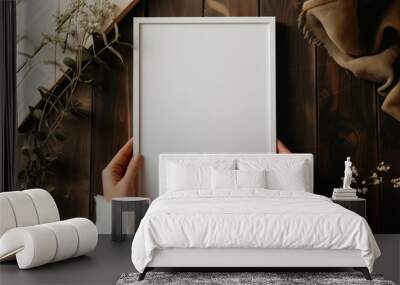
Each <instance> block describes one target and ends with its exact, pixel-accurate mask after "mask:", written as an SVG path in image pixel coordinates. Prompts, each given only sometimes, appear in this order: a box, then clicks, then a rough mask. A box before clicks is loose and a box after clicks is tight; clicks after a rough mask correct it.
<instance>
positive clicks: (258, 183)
mask: <svg viewBox="0 0 400 285" xmlns="http://www.w3.org/2000/svg"><path fill="white" fill-rule="evenodd" d="M236 181H237V188H238V189H240V188H267V177H266V171H265V169H262V170H236Z"/></svg>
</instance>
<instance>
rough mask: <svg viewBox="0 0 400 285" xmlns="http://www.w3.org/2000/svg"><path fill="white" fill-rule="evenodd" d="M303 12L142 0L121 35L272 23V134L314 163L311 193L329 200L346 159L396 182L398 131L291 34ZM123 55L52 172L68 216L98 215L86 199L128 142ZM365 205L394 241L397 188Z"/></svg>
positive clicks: (277, 5) (106, 73)
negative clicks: (222, 22) (171, 20)
mask: <svg viewBox="0 0 400 285" xmlns="http://www.w3.org/2000/svg"><path fill="white" fill-rule="evenodd" d="M300 8H301V1H299V0H147V1H142V2H141V4H139V6H137V7H136V8H135V9H134V11H132V12H131V13H130V14H129V15H128V16H126V17H125V18H124V20H123V21H122V22H121V23H120V32H121V34H122V36H123V38H124V39H125V40H127V41H132V23H133V17H135V16H149V17H163V16H199V17H201V16H275V17H276V20H277V48H276V50H277V129H278V136H279V137H280V138H281V140H283V141H284V143H285V144H287V146H288V147H289V148H290V149H291V150H292V151H293V152H307V153H313V154H314V155H315V162H316V163H315V165H316V169H315V171H316V174H317V175H316V181H315V183H316V187H315V192H316V193H317V194H321V195H326V196H329V195H331V192H332V188H333V187H335V186H339V185H340V183H341V181H340V178H341V177H342V176H343V161H344V160H345V157H346V156H351V157H352V158H353V161H354V164H355V165H356V166H357V167H358V168H359V169H360V174H361V175H366V174H367V173H368V172H369V171H370V170H371V169H372V168H374V167H375V166H376V164H377V163H378V161H380V160H384V161H385V162H389V163H391V164H392V173H393V175H397V176H400V123H399V122H397V121H395V120H394V119H392V118H391V117H389V116H387V115H386V114H384V113H382V111H381V110H380V104H381V99H380V98H379V96H377V94H376V92H375V86H374V85H373V84H371V83H368V82H364V81H361V80H358V79H356V78H354V77H353V76H352V75H351V74H350V73H348V72H346V71H344V70H343V69H341V68H340V67H338V66H337V65H336V64H335V63H334V62H333V61H332V60H331V59H330V58H329V56H328V55H327V54H326V52H325V50H324V49H322V48H316V47H314V46H311V45H309V44H308V43H307V42H306V41H305V40H304V39H303V36H302V34H301V33H300V31H299V30H298V28H297V16H298V14H299V11H300ZM120 51H121V53H122V54H123V59H124V61H125V64H124V65H122V64H120V63H118V61H117V60H115V59H114V58H113V57H111V55H108V56H107V59H108V61H109V63H110V64H111V65H112V66H113V67H114V68H113V70H112V71H110V70H106V69H101V70H99V72H98V73H99V76H98V80H97V84H96V88H95V90H94V94H93V98H92V99H91V100H92V101H91V103H92V116H91V118H90V119H89V120H87V121H86V122H84V123H82V124H81V123H79V124H78V125H79V126H77V127H76V128H75V129H73V130H72V129H70V130H71V131H73V132H74V133H76V135H75V137H74V138H73V139H69V141H68V142H66V143H65V147H64V150H65V151H66V152H68V153H69V154H68V155H67V158H68V159H70V162H69V163H68V164H69V167H68V171H73V172H74V174H71V173H72V172H71V173H69V174H68V172H64V174H63V173H59V174H58V176H59V181H58V184H57V186H58V188H59V189H64V190H60V191H61V192H63V191H64V192H65V191H66V190H65V189H68V190H67V192H68V194H69V195H70V196H69V197H70V200H68V201H71V202H68V203H66V204H65V206H64V208H66V207H67V208H69V209H65V211H66V212H65V213H64V215H65V216H74V215H84V216H90V217H92V218H93V217H94V216H93V202H92V201H93V198H92V197H93V195H96V194H98V193H102V186H101V176H100V175H101V170H102V169H103V168H104V167H105V166H106V164H107V163H108V161H109V160H110V159H111V158H112V156H113V155H114V154H115V153H116V151H117V150H118V149H119V148H120V147H121V146H122V145H123V144H124V143H125V142H126V141H127V140H128V138H129V137H130V136H131V135H132V131H131V130H132V51H131V50H129V48H120ZM68 128H71V126H70V127H68ZM89 134H90V135H89ZM71 147H72V148H71ZM74 166H77V168H75V169H74ZM367 199H368V220H369V222H370V224H371V226H372V228H373V230H374V231H375V232H379V233H382V232H385V233H399V232H400V190H396V189H393V188H391V187H387V186H386V187H376V188H374V189H371V190H370V191H369V192H368V194H367Z"/></svg>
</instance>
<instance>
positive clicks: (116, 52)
mask: <svg viewBox="0 0 400 285" xmlns="http://www.w3.org/2000/svg"><path fill="white" fill-rule="evenodd" d="M107 48H108V50H109V51H111V52H112V53H113V54H114V55H115V56H117V57H118V58H119V60H120V61H121V62H122V63H124V60H123V59H122V56H121V54H120V53H119V52H118V51H117V50H116V49H115V48H113V47H112V46H108V47H107Z"/></svg>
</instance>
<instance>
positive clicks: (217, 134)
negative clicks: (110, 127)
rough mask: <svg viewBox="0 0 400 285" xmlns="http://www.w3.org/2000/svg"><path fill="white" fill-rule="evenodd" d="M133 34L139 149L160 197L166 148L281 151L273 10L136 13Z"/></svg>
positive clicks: (149, 188) (149, 187)
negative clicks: (255, 13)
mask: <svg viewBox="0 0 400 285" xmlns="http://www.w3.org/2000/svg"><path fill="white" fill-rule="evenodd" d="M133 36H134V56H133V135H134V152H135V153H139V152H140V153H142V155H143V156H144V158H145V161H146V163H145V171H144V178H143V180H142V181H143V185H144V192H145V193H146V194H148V195H149V196H150V197H152V198H154V197H156V196H157V192H158V191H157V189H154V188H156V186H157V185H158V183H157V179H158V174H157V171H158V155H159V154H160V153H161V152H223V151H225V152H257V153H260V152H262V153H264V152H272V153H275V152H276V118H275V117H276V110H275V109H276V106H275V105H276V103H275V101H276V98H275V97H276V87H275V18H274V17H212V18H204V17H203V18H185V17H180V18H168V17H166V18H151V17H150V18H135V19H134V33H133ZM199 38H200V39H199ZM225 42H226V43H225ZM185 47H189V48H187V49H185ZM168 48H169V49H168ZM189 49H190V50H189ZM170 51H172V52H170ZM174 51H176V53H174ZM214 51H215V52H214ZM182 54H183V55H182ZM191 55H193V56H191ZM211 58H212V59H211ZM187 59H189V61H190V64H189V63H188V67H189V68H188V69H185V68H184V67H186V65H185V64H186V63H187V61H188V60H187ZM204 59H206V60H207V63H205V60H204ZM208 59H209V60H208ZM166 62H168V63H172V64H170V65H168V64H165V63H166ZM174 63H177V64H176V66H178V67H176V69H175V68H172V67H171V66H175V64H174ZM225 66H226V67H225ZM232 67H237V68H232ZM216 69H218V75H220V74H221V78H219V77H217V78H216V77H214V76H211V75H210V73H212V72H213V71H214V72H215V70H216ZM190 72H192V74H188V73H190ZM196 72H197V73H196ZM194 73H196V74H195V75H193V74H194ZM215 73H216V72H215ZM166 77H168V80H167V79H165V78H166ZM186 78H189V79H188V80H186ZM197 78H198V79H197ZM227 78H228V79H231V78H233V79H236V80H229V81H228V80H227ZM196 80H198V82H197V81H196ZM181 85H183V86H181ZM159 86H164V87H163V88H161V87H159ZM157 88H159V89H157ZM199 89H201V90H199ZM164 90H166V91H165V92H164ZM182 90H184V91H182ZM239 90H240V91H239ZM186 93H187V94H189V95H188V96H189V97H190V100H189V101H188V99H187V97H186V96H187V95H186ZM200 95H201V96H200ZM158 96H159V97H158ZM241 96H243V97H241ZM169 98H170V99H169ZM193 98H194V99H193ZM231 98H232V99H231ZM172 100H175V101H174V104H172V103H171V102H172ZM193 100H197V101H193ZM175 102H176V104H175ZM188 102H189V104H188ZM208 104H209V105H208ZM188 105H190V106H188ZM197 105H198V106H199V108H196V106H197ZM208 106H211V107H214V109H213V111H210V113H211V114H209V113H207V112H204V116H201V114H200V112H203V111H205V110H206V109H207V108H208ZM190 107H192V109H191V110H192V111H194V112H192V113H190V111H188V109H190ZM207 110H208V109H207ZM196 112H197V113H196ZM177 113H182V114H181V115H179V114H178V115H177ZM192 114H193V115H192ZM202 114H203V113H202ZM236 114H237V115H236ZM191 115H192V116H191ZM179 116H181V117H182V118H184V120H181V121H180V120H179ZM160 118H163V120H165V121H161V119H160ZM197 118H199V119H197ZM169 120H170V121H171V122H170V123H169V124H170V125H168V121H169ZM177 122H178V123H179V122H182V125H180V124H179V126H178V127H176V126H177ZM170 126H174V127H175V129H174V130H172V131H170V130H169V128H170ZM208 126H210V138H207V141H206V140H205V139H204V137H205V136H207V135H208V133H207V130H208V129H207V128H208ZM212 128H213V129H212ZM191 129H193V132H192V131H191ZM178 130H181V131H180V132H179V131H178ZM196 132H197V133H198V134H197V136H196ZM236 132H237V136H236ZM199 137H200V139H199ZM163 138H166V139H165V142H164V141H163V142H161V141H162V140H163ZM212 139H214V141H212ZM144 146H145V147H144Z"/></svg>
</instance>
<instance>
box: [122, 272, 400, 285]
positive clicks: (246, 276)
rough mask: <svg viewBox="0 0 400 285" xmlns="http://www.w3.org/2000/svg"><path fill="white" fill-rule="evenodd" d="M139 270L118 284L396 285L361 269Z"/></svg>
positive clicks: (123, 275) (125, 276) (126, 276)
mask: <svg viewBox="0 0 400 285" xmlns="http://www.w3.org/2000/svg"><path fill="white" fill-rule="evenodd" d="M138 276H139V274H138V273H128V274H122V276H121V277H120V278H119V279H118V281H117V285H136V284H138V285H139V284H140V285H146V284H157V285H163V284H171V285H184V284H213V285H219V284H221V285H232V284H241V285H242V284H244V285H246V284H267V285H278V284H279V285H292V284H293V285H297V284H321V285H322V284H327V285H347V284H349V285H350V284H351V285H353V284H355V285H358V284H368V285H371V284H374V285H375V284H379V285H395V283H393V282H392V281H388V280H384V279H383V277H382V276H379V275H372V277H373V280H372V281H368V280H366V279H365V278H364V276H363V275H362V274H361V273H359V272H148V273H147V275H146V278H145V279H144V280H142V281H138V280H137V279H138Z"/></svg>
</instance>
